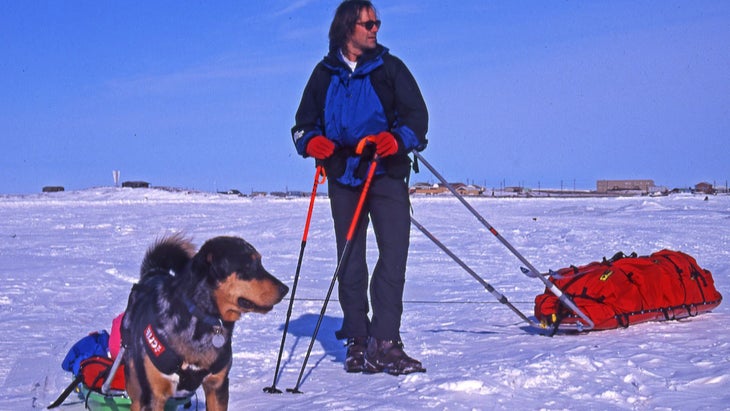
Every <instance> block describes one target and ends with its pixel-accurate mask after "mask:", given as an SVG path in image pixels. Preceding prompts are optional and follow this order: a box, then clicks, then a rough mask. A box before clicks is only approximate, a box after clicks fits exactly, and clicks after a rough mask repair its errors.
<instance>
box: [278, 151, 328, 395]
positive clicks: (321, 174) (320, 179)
mask: <svg viewBox="0 0 730 411" xmlns="http://www.w3.org/2000/svg"><path fill="white" fill-rule="evenodd" d="M326 180H327V175H326V173H325V171H324V167H322V165H319V164H318V165H317V171H316V172H315V173H314V185H313V186H312V196H311V197H310V198H309V210H308V211H307V220H306V222H305V223H304V234H302V245H301V247H300V248H299V261H297V269H296V272H295V274H294V284H293V285H292V289H291V295H290V297H289V308H288V309H287V311H286V321H284V332H283V333H282V334H281V346H280V347H279V357H278V358H277V359H276V370H275V371H274V382H273V383H272V384H271V387H265V388H264V392H267V393H269V394H281V390H279V389H278V388H276V380H277V379H278V377H279V366H280V365H281V356H282V354H283V352H284V343H285V342H286V333H287V331H288V330H289V320H290V319H291V313H292V307H293V306H294V295H295V294H296V292H297V284H298V283H299V272H300V271H301V269H302V260H303V259H304V248H305V247H306V246H307V236H308V235H309V223H310V222H311V221H312V210H313V209H314V200H315V199H316V198H317V186H318V185H320V184H324V182H325V181H326Z"/></svg>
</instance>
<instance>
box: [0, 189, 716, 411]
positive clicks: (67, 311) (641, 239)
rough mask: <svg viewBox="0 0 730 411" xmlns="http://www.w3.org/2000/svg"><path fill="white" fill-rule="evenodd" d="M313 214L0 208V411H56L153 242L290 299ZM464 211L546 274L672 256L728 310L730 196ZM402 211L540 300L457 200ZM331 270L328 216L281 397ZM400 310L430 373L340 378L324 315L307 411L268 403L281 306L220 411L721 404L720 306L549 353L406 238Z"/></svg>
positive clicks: (131, 201) (493, 277)
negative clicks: (207, 251)
mask: <svg viewBox="0 0 730 411" xmlns="http://www.w3.org/2000/svg"><path fill="white" fill-rule="evenodd" d="M308 201H309V200H308V199H307V198H302V199H294V200H283V199H276V200H275V199H266V198H257V199H248V198H240V197H233V196H224V195H217V194H202V193H185V192H181V193H170V192H165V191H160V190H148V189H114V188H98V189H90V190H84V191H78V192H65V193H54V194H43V195H41V194H39V195H30V196H0V278H1V281H0V410H29V409H34V408H44V407H45V406H46V405H47V404H49V403H50V402H51V401H53V400H54V399H55V398H56V396H57V395H58V394H59V393H60V391H61V390H62V389H63V388H65V387H66V385H67V384H68V383H69V381H70V374H68V373H66V372H65V371H63V370H62V369H61V367H60V363H61V360H62V359H63V357H64V356H65V354H66V352H67V350H68V349H69V347H70V346H71V345H72V344H73V343H75V342H76V341H77V340H78V339H79V338H81V337H83V336H84V335H86V334H87V333H88V332H90V331H93V330H98V329H108V328H109V327H110V323H111V319H112V318H113V317H114V316H115V315H116V314H117V313H119V312H121V311H122V310H123V309H124V307H125V305H126V300H127V293H128V291H129V289H130V287H131V285H132V284H133V283H134V282H135V280H136V277H137V273H138V269H139V264H140V262H141V258H142V256H143V254H144V252H145V250H146V248H147V247H148V246H149V245H150V244H151V243H152V242H153V241H154V240H155V239H156V238H158V237H159V236H161V235H164V234H167V233H173V232H177V231H184V232H186V233H187V234H189V235H190V236H192V237H193V239H194V240H195V242H196V244H198V245H200V244H202V242H203V241H205V240H206V239H208V238H210V237H213V236H217V235H223V234H229V235H239V236H242V237H244V238H245V239H247V240H248V241H249V242H251V243H252V244H253V245H254V246H255V247H256V248H257V249H258V250H259V251H260V252H261V253H262V254H263V256H264V264H265V266H266V267H267V269H268V270H269V271H270V272H272V273H273V274H274V275H276V276H278V277H279V278H281V279H283V280H284V281H285V282H287V283H288V284H289V285H291V283H292V280H293V276H294V272H295V268H296V263H297V257H298V253H299V248H300V242H301V235H302V229H303V226H304V220H305V217H306V210H307V205H308ZM470 201H471V204H473V206H474V207H475V208H476V209H477V210H479V212H480V213H482V214H483V215H484V217H485V218H486V219H487V220H488V221H489V222H490V223H491V224H492V225H493V226H494V227H495V228H496V229H497V230H499V232H500V233H501V234H502V235H503V236H504V237H505V238H506V239H507V240H508V241H510V243H512V244H513V245H514V246H515V248H516V249H517V250H519V251H520V252H521V253H522V254H523V255H524V256H525V257H526V258H527V259H528V260H530V262H531V263H532V264H533V265H534V266H536V267H537V268H538V269H540V270H547V269H550V268H552V269H558V268H562V267H566V266H569V265H571V264H584V263H588V262H590V261H593V260H598V259H601V258H602V257H603V256H612V255H613V254H614V253H615V252H617V251H624V252H626V253H629V252H632V251H636V252H637V253H639V254H649V253H651V252H654V251H657V250H660V249H663V248H669V249H676V250H682V251H684V252H686V253H689V254H691V255H693V256H695V257H696V259H697V261H698V263H699V264H700V265H701V266H702V267H704V268H706V269H708V270H710V271H712V273H713V274H714V277H715V281H716V284H717V287H718V289H719V290H720V292H721V293H723V294H724V295H725V296H727V295H728V290H729V289H730V196H711V197H709V199H708V201H704V196H689V195H676V196H669V197H661V198H646V197H644V198H593V199H591V198H588V199H559V198H542V199H476V200H470ZM413 211H414V216H415V218H416V219H418V220H419V221H420V222H421V223H422V224H424V225H425V226H426V227H427V228H428V229H429V230H430V231H431V232H433V233H434V234H435V235H436V236H437V237H438V238H439V239H440V240H441V241H443V242H444V243H445V244H446V245H447V246H449V247H450V248H451V249H452V250H453V251H455V252H456V253H457V254H458V255H459V256H460V257H461V258H462V259H463V260H464V261H465V262H466V263H467V264H469V265H470V266H471V268H472V269H474V270H475V271H476V272H477V273H479V274H480V275H481V276H482V277H483V278H484V279H485V280H487V281H488V282H490V283H491V284H492V285H493V286H494V287H495V288H496V289H497V290H499V291H500V292H501V293H503V294H505V295H506V296H507V297H508V298H509V299H510V301H511V302H512V303H514V304H515V305H516V306H517V307H518V308H519V309H520V310H522V311H523V312H524V313H526V314H527V315H532V314H533V311H532V310H533V300H534V297H535V296H536V295H538V294H540V293H542V292H543V288H544V287H543V284H542V283H541V282H540V281H539V280H536V279H530V278H527V277H525V276H524V275H522V274H521V273H520V270H519V267H520V263H519V261H518V260H517V259H516V258H515V257H514V256H513V255H512V254H510V252H509V251H508V250H507V249H506V248H505V247H504V246H503V245H502V244H500V243H499V242H498V241H497V240H496V239H495V238H494V236H492V234H490V233H489V232H488V231H487V230H486V229H485V228H484V227H483V226H482V225H480V224H479V223H478V221H477V220H476V219H475V218H474V217H473V216H472V215H471V214H469V213H468V211H467V210H466V209H465V208H464V207H463V206H462V205H461V204H459V203H458V201H457V200H455V199H454V198H452V197H443V198H426V197H420V198H414V199H413ZM370 246H371V248H373V249H374V247H375V246H374V239H373V238H372V236H371V241H370ZM371 255H373V256H374V255H375V253H374V252H373V253H371ZM373 263H374V261H373ZM335 264H336V261H335V246H334V240H333V236H332V223H331V219H330V212H329V203H328V200H327V199H326V198H322V199H318V200H317V202H316V205H315V209H314V216H313V220H312V228H311V231H310V234H309V238H308V243H307V248H306V253H305V259H304V264H303V267H302V273H301V280H300V282H299V289H298V290H297V301H296V302H295V305H294V311H293V315H292V320H291V325H290V329H289V335H288V336H287V345H286V349H285V352H284V356H283V360H282V373H281V376H280V379H279V383H278V384H277V386H278V387H279V388H281V389H282V390H283V389H285V388H290V387H292V386H294V384H295V382H296V379H297V376H298V373H299V369H300V367H301V363H302V361H303V358H304V354H305V351H306V348H307V345H308V344H309V338H310V336H311V333H312V329H313V326H314V323H315V321H316V318H317V315H318V314H319V311H320V309H321V306H322V298H323V297H324V295H325V293H326V290H327V287H328V285H329V282H330V280H331V278H332V274H333V271H334V269H335ZM334 295H335V296H336V293H335V294H334ZM405 300H406V303H405V315H404V319H403V328H402V335H403V339H404V342H405V345H406V347H405V348H406V351H407V352H408V353H409V354H411V355H412V356H413V357H415V358H418V359H420V360H422V361H423V363H424V365H425V366H426V367H427V369H428V372H427V373H425V374H412V375H409V376H401V377H393V376H389V375H384V374H377V375H361V374H347V373H345V372H344V370H343V360H344V352H345V350H344V348H343V345H342V342H341V341H337V340H336V339H335V338H334V335H333V331H334V330H335V329H337V327H338V325H339V321H340V318H341V313H340V311H339V304H338V303H337V302H336V301H332V302H331V303H330V305H329V309H328V311H327V315H326V317H325V318H324V321H323V325H322V329H321V330H320V333H319V336H318V338H317V343H316V344H315V345H314V349H313V352H312V356H311V358H310V361H309V367H308V368H307V371H306V372H305V374H304V379H303V382H302V384H301V387H300V388H301V390H302V391H303V392H304V393H303V394H299V395H296V394H290V393H283V394H278V395H275V394H267V393H264V392H263V391H262V389H263V388H264V387H266V386H269V385H271V383H272V381H273V373H274V367H275V365H276V358H277V353H278V348H279V343H280V341H281V333H282V325H283V323H284V320H285V315H286V306H287V304H288V297H287V299H285V300H284V302H283V303H282V304H280V305H279V306H277V307H276V308H275V309H274V311H272V312H271V313H269V314H268V315H249V316H247V317H244V318H243V319H242V320H241V321H239V322H238V323H237V325H236V330H235V335H234V341H233V346H234V352H235V359H234V365H233V370H232V372H231V400H230V409H231V410H240V409H287V410H314V409H333V410H334V409H336V410H342V409H386V410H401V409H408V410H413V409H439V410H441V409H447V410H471V409H510V410H512V409H549V410H560V409H576V410H577V409H581V410H606V409H637V410H643V409H659V410H717V409H727V408H728V407H729V404H730V338H728V337H729V336H730V333H728V331H727V328H726V327H727V324H728V323H729V322H730V309H729V308H728V304H727V303H724V304H721V305H720V306H719V307H718V308H717V309H716V310H715V311H714V312H712V313H709V314H704V315H701V316H698V317H694V318H690V319H686V320H683V321H679V322H677V321H673V322H663V323H645V324H639V325H636V326H632V327H630V328H627V329H617V330H611V331H601V332H593V333H586V334H581V335H568V336H566V335H560V336H555V337H552V338H551V337H546V336H542V335H538V334H537V333H535V332H533V331H532V330H530V329H528V328H527V327H526V326H525V324H524V323H522V322H521V321H520V319H519V317H517V316H516V315H515V314H514V313H513V312H512V311H510V310H509V309H508V308H507V307H505V306H504V305H502V304H500V303H498V302H497V301H496V300H495V299H494V297H492V295H491V294H489V293H487V292H486V290H485V289H484V288H483V287H482V286H481V285H480V284H479V283H478V282H476V281H475V280H474V279H473V278H472V277H471V276H469V275H468V274H467V273H466V272H464V271H463V270H462V269H461V268H460V267H459V266H457V265H456V264H455V263H454V262H453V261H452V260H451V259H450V258H449V257H448V256H446V255H445V254H444V253H443V252H441V251H440V250H439V249H438V248H437V247H436V246H435V245H434V244H433V243H431V241H430V240H428V239H427V238H426V237H425V236H424V235H422V234H421V233H420V232H419V231H418V230H416V228H415V227H414V228H413V232H412V244H411V254H410V259H409V266H408V280H407V283H406V295H405ZM199 394H202V391H201V390H199ZM198 398H199V399H198V401H199V402H200V404H198V406H199V409H203V408H204V405H203V401H204V400H203V397H202V395H199V396H198ZM74 402H75V403H74ZM68 403H71V404H67V405H64V406H63V407H62V408H61V410H80V409H82V408H83V405H82V404H80V403H78V400H77V399H75V398H73V397H72V398H70V399H69V400H68ZM194 409H195V407H194Z"/></svg>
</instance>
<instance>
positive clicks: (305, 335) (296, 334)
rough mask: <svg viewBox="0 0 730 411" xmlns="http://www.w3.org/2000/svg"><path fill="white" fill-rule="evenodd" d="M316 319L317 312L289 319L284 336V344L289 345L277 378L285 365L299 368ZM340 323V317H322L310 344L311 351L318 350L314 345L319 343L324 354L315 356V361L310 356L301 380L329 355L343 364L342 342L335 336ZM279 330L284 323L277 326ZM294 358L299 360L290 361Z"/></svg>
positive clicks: (343, 349) (334, 360)
mask: <svg viewBox="0 0 730 411" xmlns="http://www.w3.org/2000/svg"><path fill="white" fill-rule="evenodd" d="M318 319H319V314H304V315H302V316H300V317H299V318H297V319H294V320H291V321H289V329H288V330H287V334H288V335H287V337H286V338H287V344H286V345H287V346H288V347H289V353H288V355H287V356H286V358H287V359H286V361H285V362H284V363H282V366H281V371H280V372H279V376H278V378H277V380H278V379H280V378H281V374H282V373H283V370H284V368H287V366H296V367H297V370H301V366H302V362H303V361H304V355H305V354H306V351H307V349H308V348H309V344H310V342H311V341H312V335H313V334H314V328H315V327H316V325H317V320H318ZM341 324H342V318H341V317H330V316H328V315H325V316H324V317H323V318H322V323H321V324H320V326H319V331H318V332H317V338H316V341H315V345H313V346H312V351H313V352H314V351H319V349H318V347H317V346H316V344H319V345H320V347H321V348H324V354H323V355H322V356H321V357H319V358H317V359H316V361H315V362H313V361H312V360H314V359H315V358H313V357H311V356H310V358H309V361H308V363H307V368H308V371H306V373H305V374H304V375H303V377H302V382H304V381H305V380H306V379H307V378H308V377H309V375H310V374H311V372H312V370H313V369H314V368H316V367H317V366H318V365H319V364H320V363H321V362H322V361H323V360H324V359H325V358H327V357H331V360H332V361H333V362H339V363H342V364H343V366H344V362H345V348H344V342H343V341H338V340H337V338H336V337H335V331H337V330H338V329H339V328H340V325H341ZM279 330H281V331H283V330H284V324H282V325H281V327H279ZM292 341H293V343H292ZM295 354H297V355H298V356H297V357H295V356H294V355H295ZM294 358H300V359H301V360H298V361H294V362H292V359H294Z"/></svg>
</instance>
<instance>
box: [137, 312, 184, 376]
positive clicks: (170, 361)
mask: <svg viewBox="0 0 730 411" xmlns="http://www.w3.org/2000/svg"><path fill="white" fill-rule="evenodd" d="M142 336H143V338H144V347H145V350H147V355H148V356H149V357H150V360H152V363H153V364H155V367H157V369H158V370H160V371H161V372H162V373H163V374H173V373H175V372H177V371H179V370H180V367H181V366H182V363H183V361H182V357H180V356H179V355H178V354H177V353H176V352H175V351H174V350H173V349H172V347H170V346H169V344H168V343H167V341H165V340H164V338H163V337H162V335H161V333H159V332H156V331H155V327H154V326H153V325H152V324H151V323H150V324H147V326H146V327H145V329H144V330H143V332H142Z"/></svg>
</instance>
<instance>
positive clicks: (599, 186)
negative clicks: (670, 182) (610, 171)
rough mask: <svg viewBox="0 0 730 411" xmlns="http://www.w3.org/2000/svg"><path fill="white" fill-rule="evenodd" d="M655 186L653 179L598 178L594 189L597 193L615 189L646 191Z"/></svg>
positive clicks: (615, 190) (614, 190)
mask: <svg viewBox="0 0 730 411" xmlns="http://www.w3.org/2000/svg"><path fill="white" fill-rule="evenodd" d="M652 187H655V185H654V180H598V181H597V182H596V191H597V192H599V193H610V192H617V191H641V192H644V193H648V192H649V191H650V189H651V188H652Z"/></svg>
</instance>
